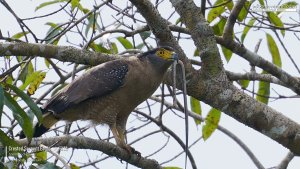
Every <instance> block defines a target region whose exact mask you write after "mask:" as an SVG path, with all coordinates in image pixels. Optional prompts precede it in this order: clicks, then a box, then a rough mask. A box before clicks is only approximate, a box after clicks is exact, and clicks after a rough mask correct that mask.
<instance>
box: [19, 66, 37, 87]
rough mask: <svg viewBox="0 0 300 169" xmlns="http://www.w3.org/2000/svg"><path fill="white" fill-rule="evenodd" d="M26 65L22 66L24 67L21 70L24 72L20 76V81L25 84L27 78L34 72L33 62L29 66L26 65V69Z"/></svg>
mask: <svg viewBox="0 0 300 169" xmlns="http://www.w3.org/2000/svg"><path fill="white" fill-rule="evenodd" d="M24 65H25V64H23V65H22V66H21V67H22V69H21V70H22V71H21V74H20V76H19V79H20V80H21V81H22V82H23V83H24V82H25V80H26V78H27V76H28V75H30V74H31V73H32V72H33V71H34V69H33V64H32V62H30V63H28V64H27V65H26V67H24ZM23 67H24V68H23Z"/></svg>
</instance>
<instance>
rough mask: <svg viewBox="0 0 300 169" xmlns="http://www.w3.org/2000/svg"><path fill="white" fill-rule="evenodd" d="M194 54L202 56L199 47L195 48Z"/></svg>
mask: <svg viewBox="0 0 300 169" xmlns="http://www.w3.org/2000/svg"><path fill="white" fill-rule="evenodd" d="M194 56H200V52H199V50H198V48H196V49H195V51H194Z"/></svg>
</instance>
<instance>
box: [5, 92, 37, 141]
mask: <svg viewBox="0 0 300 169" xmlns="http://www.w3.org/2000/svg"><path fill="white" fill-rule="evenodd" d="M4 103H5V105H6V106H7V107H8V108H9V109H10V110H11V111H12V113H13V116H14V118H15V119H16V120H17V122H18V123H19V125H20V126H21V128H22V130H23V131H24V134H25V135H26V137H27V138H28V139H29V140H30V139H31V138H32V135H33V128H32V122H31V120H30V118H29V117H28V115H27V114H26V112H25V111H24V110H23V109H22V108H21V107H20V106H19V104H18V103H17V102H16V101H15V100H14V99H13V98H12V97H11V96H10V94H8V93H7V92H5V91H4Z"/></svg>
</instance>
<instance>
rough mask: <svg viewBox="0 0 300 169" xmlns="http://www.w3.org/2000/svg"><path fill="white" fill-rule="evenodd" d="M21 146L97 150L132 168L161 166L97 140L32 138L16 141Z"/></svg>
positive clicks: (68, 137) (153, 168)
mask: <svg viewBox="0 0 300 169" xmlns="http://www.w3.org/2000/svg"><path fill="white" fill-rule="evenodd" d="M16 141H17V143H19V144H20V145H22V146H29V147H38V146H40V144H43V145H46V146H47V147H52V146H53V145H54V147H62V146H66V147H70V148H77V149H92V150H99V151H102V152H103V153H105V154H107V155H110V156H115V157H117V158H118V159H121V160H124V161H126V162H128V163H130V164H132V165H134V166H137V167H140V168H145V169H161V166H160V165H159V164H158V162H157V161H155V160H151V159H146V158H143V157H138V156H137V155H135V154H132V155H131V156H130V155H129V154H128V153H127V151H126V150H124V149H122V148H120V147H118V146H116V145H114V144H112V143H109V142H106V141H103V140H97V139H92V138H87V137H82V136H67V135H66V136H58V137H50V138H34V139H33V140H32V141H31V143H30V144H28V141H27V139H22V140H16Z"/></svg>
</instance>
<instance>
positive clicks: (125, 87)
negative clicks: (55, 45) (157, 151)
mask: <svg viewBox="0 0 300 169" xmlns="http://www.w3.org/2000/svg"><path fill="white" fill-rule="evenodd" d="M175 59H177V54H176V53H175V52H174V51H173V49H172V48H170V47H160V48H156V49H153V50H151V51H148V52H145V53H143V54H140V55H138V56H132V57H128V58H124V59H119V60H114V61H110V62H107V63H104V64H101V65H98V66H96V67H94V68H92V69H90V70H89V71H87V72H86V73H84V74H83V75H82V76H80V77H79V78H77V79H75V80H74V81H73V82H72V83H70V84H69V85H68V86H66V87H65V88H64V89H63V90H61V91H60V92H59V93H57V94H56V95H55V96H53V97H52V98H51V99H49V100H48V101H47V102H46V103H45V104H44V105H43V106H42V108H41V109H42V110H43V113H44V120H43V124H42V125H36V126H35V131H34V137H39V136H41V135H42V134H43V133H45V132H46V131H47V130H48V129H49V128H50V127H51V126H52V125H54V124H55V123H56V122H57V121H59V120H67V121H75V120H92V121H93V122H95V123H99V124H107V125H108V126H109V127H110V129H111V131H112V133H113V135H114V137H115V139H116V143H117V145H118V146H120V147H122V148H124V149H126V150H128V151H130V152H133V151H134V149H132V148H131V147H130V146H128V145H127V144H126V143H125V135H124V133H125V130H126V122H127V118H128V116H129V114H130V113H131V112H132V111H133V110H134V108H136V107H137V106H138V105H139V104H140V103H142V102H143V101H145V100H146V99H147V98H148V97H149V96H150V95H152V94H153V92H154V91H155V90H156V89H157V87H158V86H159V84H160V83H161V82H162V80H163V77H164V75H165V73H166V71H167V69H168V68H169V66H170V65H171V64H172V63H173V61H174V60H175ZM20 137H21V138H24V137H25V135H24V134H23V133H21V134H20Z"/></svg>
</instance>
